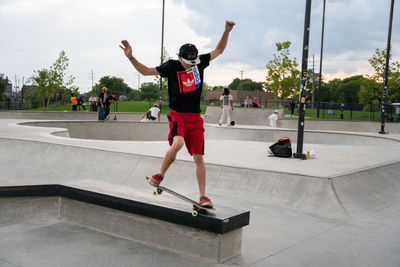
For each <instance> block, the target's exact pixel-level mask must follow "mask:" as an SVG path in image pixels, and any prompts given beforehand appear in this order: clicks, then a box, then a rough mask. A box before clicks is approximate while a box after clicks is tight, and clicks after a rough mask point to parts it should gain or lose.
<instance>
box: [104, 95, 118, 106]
mask: <svg viewBox="0 0 400 267" xmlns="http://www.w3.org/2000/svg"><path fill="white" fill-rule="evenodd" d="M111 100H113V101H117V98H116V97H112V95H109V96H107V98H106V102H105V104H106V107H107V108H109V107H110V105H111Z"/></svg>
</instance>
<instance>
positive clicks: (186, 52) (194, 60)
mask: <svg viewBox="0 0 400 267" xmlns="http://www.w3.org/2000/svg"><path fill="white" fill-rule="evenodd" d="M198 54H199V51H198V50H197V48H196V46H195V45H194V44H184V45H182V46H181V48H180V49H179V56H180V57H181V58H182V60H183V62H185V63H186V64H189V65H197V64H199V63H200V58H199V55H198Z"/></svg>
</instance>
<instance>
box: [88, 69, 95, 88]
mask: <svg viewBox="0 0 400 267" xmlns="http://www.w3.org/2000/svg"><path fill="white" fill-rule="evenodd" d="M89 78H91V80H92V90H93V88H94V73H93V69H92V70H91V72H90V73H89Z"/></svg>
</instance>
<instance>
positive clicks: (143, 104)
mask: <svg viewBox="0 0 400 267" xmlns="http://www.w3.org/2000/svg"><path fill="white" fill-rule="evenodd" d="M85 104H86V105H85V107H86V109H89V103H88V102H87V103H85ZM153 105H154V102H151V104H150V102H148V101H121V102H118V112H140V113H142V112H143V113H144V112H146V111H147V110H149V108H151V107H152V106H153ZM200 107H201V113H202V114H204V113H205V111H206V108H207V106H206V105H201V106H200ZM161 108H162V110H161V113H165V114H166V113H168V112H169V107H168V103H167V102H163V103H162V106H161ZM110 109H111V111H112V112H113V111H114V106H113V105H111V107H110ZM65 110H66V111H72V105H71V104H66V105H55V106H50V107H48V109H47V111H65ZM31 111H43V108H41V107H40V108H35V109H31ZM80 111H83V109H82V108H80Z"/></svg>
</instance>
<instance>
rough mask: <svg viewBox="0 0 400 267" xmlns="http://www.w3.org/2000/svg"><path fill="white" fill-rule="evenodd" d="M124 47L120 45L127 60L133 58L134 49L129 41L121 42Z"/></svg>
mask: <svg viewBox="0 0 400 267" xmlns="http://www.w3.org/2000/svg"><path fill="white" fill-rule="evenodd" d="M121 43H122V45H119V47H121V49H122V50H124V53H125V56H126V57H127V58H132V57H133V56H132V47H131V45H130V44H129V42H128V41H127V40H122V41H121Z"/></svg>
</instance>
